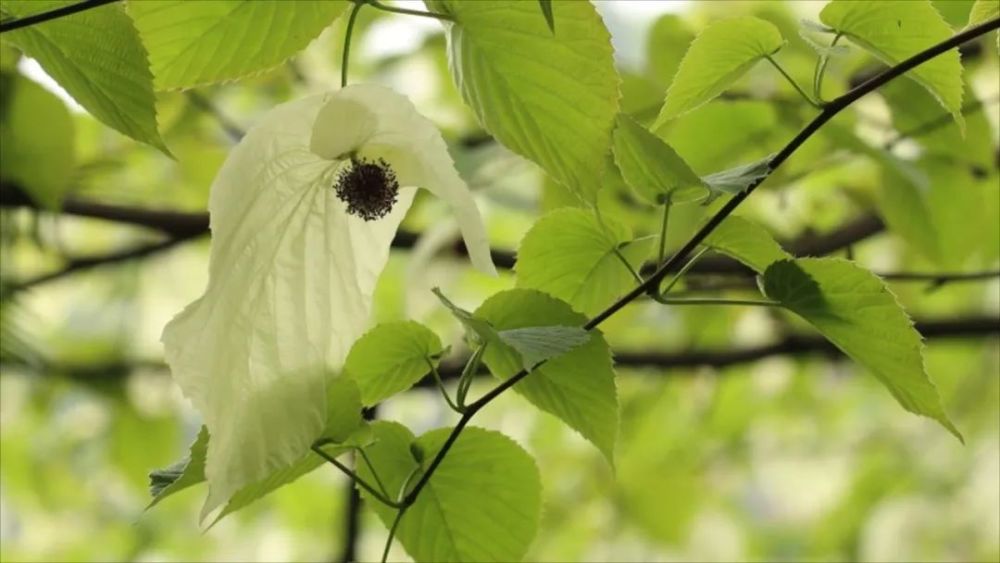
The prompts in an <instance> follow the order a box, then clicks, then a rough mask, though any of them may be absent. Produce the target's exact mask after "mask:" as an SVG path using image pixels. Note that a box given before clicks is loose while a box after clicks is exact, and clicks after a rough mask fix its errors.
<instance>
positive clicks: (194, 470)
mask: <svg viewBox="0 0 1000 563" xmlns="http://www.w3.org/2000/svg"><path fill="white" fill-rule="evenodd" d="M359 415H360V411H359ZM367 431H368V430H367V426H365V427H361V426H357V427H355V428H354V430H353V431H352V432H351V433H350V435H348V436H347V437H345V438H344V440H343V442H344V443H343V444H342V445H337V444H327V445H325V446H323V451H325V452H326V453H328V454H329V455H331V456H333V457H336V456H338V455H341V454H343V453H345V452H347V451H350V450H351V449H353V448H355V447H358V446H360V445H361V444H362V443H364V441H363V438H364V437H365V436H366V435H367ZM208 440H209V436H208V429H207V428H205V427H204V426H202V427H201V431H200V432H198V438H197V439H196V440H195V442H194V443H193V444H191V449H190V453H189V454H188V457H187V458H185V459H183V460H181V461H179V462H177V463H175V464H173V465H171V466H170V467H167V468H165V469H159V470H156V471H153V472H151V473H150V474H149V480H150V485H149V489H150V493H151V494H152V496H153V501H152V502H150V503H149V506H148V507H146V510H149V509H150V508H153V507H154V506H156V505H157V504H158V503H159V502H160V501H161V500H163V499H165V498H167V497H169V496H171V495H173V494H174V493H178V492H180V491H182V490H184V489H187V488H188V487H191V486H193V485H197V484H198V483H201V482H203V481H205V456H206V454H207V452H208ZM325 461H326V460H324V459H323V458H322V457H320V456H319V455H317V454H315V453H313V452H309V453H307V454H305V455H304V456H302V457H301V458H300V459H298V460H297V461H295V462H294V463H292V464H290V465H288V466H286V467H283V468H281V469H279V470H277V471H275V472H273V473H271V474H270V475H268V476H267V477H266V478H265V479H262V480H260V481H257V482H255V483H251V484H250V485H247V486H245V487H243V488H242V489H240V490H239V491H237V492H236V494H234V495H233V496H232V498H230V499H229V502H228V503H226V506H225V508H223V509H222V511H221V512H219V515H218V516H216V517H215V519H214V520H213V521H212V523H211V525H210V526H209V527H211V526H214V525H216V524H217V523H218V522H219V521H220V520H222V519H223V518H224V517H225V516H227V515H229V514H232V513H233V512H236V511H237V510H239V509H241V508H244V507H246V506H247V505H249V504H251V503H253V502H254V501H256V500H258V499H260V498H262V497H264V496H266V495H268V494H269V493H271V492H273V491H274V490H276V489H279V488H281V487H283V486H285V485H287V484H289V483H291V482H293V481H295V480H297V479H298V478H299V477H302V476H303V475H306V474H307V473H310V472H312V471H313V470H314V469H316V468H317V467H319V466H321V465H323V463H324V462H325Z"/></svg>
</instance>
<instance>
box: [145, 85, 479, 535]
mask: <svg viewBox="0 0 1000 563" xmlns="http://www.w3.org/2000/svg"><path fill="white" fill-rule="evenodd" d="M351 157H354V158H356V159H365V160H369V161H377V160H378V159H382V160H384V161H385V162H386V163H388V164H389V166H390V167H391V168H392V169H393V171H394V172H395V174H396V178H397V180H398V182H399V186H400V189H399V192H398V198H397V201H396V203H395V205H394V206H393V208H392V210H391V211H390V212H389V213H388V214H387V215H385V216H384V217H382V218H380V219H377V220H373V221H365V220H364V219H362V218H361V217H357V216H355V215H351V214H348V213H347V205H346V204H345V203H344V202H343V201H341V200H340V199H338V197H337V195H336V193H335V191H334V189H333V184H334V182H335V181H336V180H337V178H338V173H339V172H340V171H341V170H343V169H344V168H345V167H347V166H350V165H351V164H350V161H349V160H348V159H349V158H351ZM418 187H421V188H425V189H427V190H429V191H431V192H432V193H434V194H436V195H437V196H438V197H440V198H442V199H443V200H444V201H446V202H447V203H448V204H449V205H450V206H451V208H452V211H453V212H454V214H455V216H456V218H457V220H458V223H459V226H460V228H461V231H462V236H463V237H464V239H465V244H466V247H467V248H468V250H469V256H470V257H471V260H472V263H473V264H474V265H475V266H476V267H477V268H479V269H480V270H482V271H485V272H488V273H495V270H494V268H493V263H492V262H491V261H490V255H489V245H488V241H487V238H486V233H485V230H484V228H483V224H482V220H481V218H480V215H479V211H478V209H477V208H476V205H475V202H474V200H473V198H472V195H471V193H470V192H469V189H468V187H467V186H466V184H465V183H464V182H463V181H462V179H461V178H460V177H459V175H458V173H457V172H456V171H455V168H454V164H453V163H452V160H451V158H450V156H449V155H448V151H447V148H446V146H445V143H444V140H443V139H442V138H441V134H440V132H439V131H438V130H437V128H435V127H434V125H433V124H432V123H431V122H430V121H428V120H427V119H426V118H424V117H423V116H421V115H420V114H419V113H417V110H416V108H414V106H413V104H412V103H410V101H409V100H408V99H406V98H405V97H403V96H401V95H399V94H397V93H395V92H393V91H391V90H388V89H386V88H383V87H380V86H375V85H369V84H360V85H355V86H348V87H346V88H343V89H341V90H339V91H337V92H333V93H330V94H324V95H317V96H311V97H308V98H304V99H301V100H297V101H293V102H289V103H286V104H284V105H281V106H279V107H277V108H275V109H274V110H272V111H271V112H270V113H268V114H267V115H266V116H265V117H264V118H263V119H262V120H261V122H260V123H259V124H258V125H257V126H256V127H254V128H253V129H252V130H250V131H249V132H248V133H247V135H246V137H244V139H243V140H242V141H241V142H240V144H239V145H238V146H236V148H234V149H233V151H232V152H231V153H230V155H229V158H228V159H227V160H226V162H225V164H224V165H223V167H222V169H221V171H220V172H219V175H218V177H217V178H216V179H215V182H214V183H213V184H212V190H211V196H210V200H209V211H210V213H211V229H212V253H211V260H210V265H209V282H208V288H207V289H206V290H205V293H204V295H202V296H201V297H200V298H199V299H198V300H196V301H194V302H193V303H191V304H190V305H188V306H187V307H186V308H185V309H184V310H183V311H182V312H181V313H180V314H178V315H177V316H176V317H175V318H174V319H173V320H171V321H170V323H169V324H167V326H166V328H165V329H164V331H163V344H164V347H165V350H166V359H167V362H168V363H169V364H170V369H171V371H172V372H173V376H174V378H175V380H176V381H177V383H178V384H179V385H180V387H181V389H182V390H183V392H184V394H185V395H186V396H187V397H188V398H190V400H191V401H192V402H193V403H194V405H195V407H196V408H197V409H198V411H200V413H201V414H202V416H203V417H204V422H205V425H206V426H207V427H208V431H209V435H210V440H209V447H208V456H207V463H206V466H205V476H206V479H207V480H208V484H209V495H208V499H207V500H206V501H205V506H204V508H203V511H202V516H203V517H204V516H205V515H207V514H208V513H210V512H211V511H213V510H214V509H215V508H217V507H219V506H220V505H221V504H222V503H224V502H226V501H227V500H228V499H229V498H230V497H231V496H232V495H233V493H235V492H236V491H238V490H239V489H240V488H242V487H243V486H245V485H247V484H250V483H253V482H256V481H259V480H260V479H263V478H265V477H267V476H268V475H269V474H270V473H272V472H274V471H275V470H278V469H280V468H282V467H285V466H287V465H289V464H291V463H292V462H294V461H296V460H297V459H299V458H300V457H301V456H302V455H303V454H304V453H305V452H307V451H308V448H309V446H310V444H311V443H312V442H313V441H314V440H315V439H316V438H317V437H318V436H319V434H320V433H321V432H322V430H323V426H324V422H325V419H326V385H327V382H328V381H329V380H330V378H332V377H336V373H337V371H338V370H339V369H340V368H341V366H342V364H343V362H344V358H345V357H346V356H347V353H348V351H349V350H350V347H351V345H352V344H353V343H354V341H355V340H356V339H357V338H358V337H360V336H361V334H362V333H363V332H364V331H365V329H366V328H367V327H368V324H369V313H370V308H371V300H372V292H373V290H374V288H375V282H376V280H377V278H378V276H379V274H380V273H381V272H382V269H383V267H384V266H385V262H386V260H387V259H388V255H389V246H390V243H391V241H392V239H393V236H394V235H395V233H396V230H397V228H398V226H399V223H400V221H401V220H402V219H403V216H404V215H405V214H406V211H407V209H408V208H409V206H410V204H411V203H412V201H413V196H414V193H415V191H416V189H417V188H418Z"/></svg>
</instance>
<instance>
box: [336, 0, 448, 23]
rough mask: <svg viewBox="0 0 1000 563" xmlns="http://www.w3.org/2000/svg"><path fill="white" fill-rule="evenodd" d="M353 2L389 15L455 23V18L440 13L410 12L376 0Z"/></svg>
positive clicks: (357, 0)
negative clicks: (366, 5)
mask: <svg viewBox="0 0 1000 563" xmlns="http://www.w3.org/2000/svg"><path fill="white" fill-rule="evenodd" d="M354 1H355V3H357V4H368V5H369V6H371V7H372V8H375V9H376V10H382V11H383V12H390V13H393V14H403V15H407V16H420V17H424V18H434V19H436V20H444V21H450V22H453V21H455V18H453V17H452V16H450V15H448V14H442V13H440V12H423V11H420V10H410V9H407V8H397V7H395V6H387V5H385V4H383V3H381V2H379V1H378V0H354Z"/></svg>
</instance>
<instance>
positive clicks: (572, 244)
mask: <svg viewBox="0 0 1000 563" xmlns="http://www.w3.org/2000/svg"><path fill="white" fill-rule="evenodd" d="M630 241H632V233H631V232H630V231H629V229H628V227H626V226H625V225H622V224H621V223H618V222H617V221H612V220H610V219H607V218H605V220H604V224H603V225H602V224H601V223H600V222H599V221H598V219H597V217H595V216H594V214H593V213H591V212H589V211H587V210H584V209H574V208H564V209H557V210H556V211H553V212H551V213H549V214H547V215H545V216H544V217H542V218H541V219H539V220H538V221H537V222H536V223H535V225H534V226H533V227H532V228H531V230H530V231H528V234H526V235H525V236H524V239H523V240H522V241H521V246H520V248H518V252H517V263H516V264H515V266H514V269H515V271H516V272H517V287H521V288H530V289H538V290H541V291H544V292H546V293H548V294H550V295H553V296H555V297H558V298H559V299H562V300H564V301H566V302H568V303H569V304H570V305H572V306H573V308H574V309H576V310H578V311H581V312H583V313H585V314H587V315H593V314H595V313H597V312H598V311H600V310H602V309H603V308H604V307H606V306H608V304H610V303H611V301H612V300H614V299H615V298H616V297H619V296H620V295H622V294H624V293H625V292H627V291H628V290H630V289H631V288H632V287H633V286H635V284H636V281H635V279H634V278H633V276H632V274H631V273H630V272H629V271H628V268H626V267H625V265H624V264H622V262H621V260H620V258H618V256H616V255H615V249H620V250H619V251H620V252H621V253H622V254H623V255H624V256H625V258H626V259H627V260H628V261H629V263H630V264H631V265H632V266H633V267H634V268H638V267H639V266H641V265H642V262H643V261H644V260H645V258H646V257H648V256H649V252H650V249H651V244H652V242H653V239H647V240H639V241H634V242H631V243H630Z"/></svg>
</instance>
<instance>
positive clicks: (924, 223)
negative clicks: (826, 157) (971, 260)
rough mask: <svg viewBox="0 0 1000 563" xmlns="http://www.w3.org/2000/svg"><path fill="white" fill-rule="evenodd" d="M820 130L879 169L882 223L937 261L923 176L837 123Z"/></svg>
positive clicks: (927, 185) (937, 248)
mask: <svg viewBox="0 0 1000 563" xmlns="http://www.w3.org/2000/svg"><path fill="white" fill-rule="evenodd" d="M823 129H824V130H823V135H824V136H826V137H828V138H830V139H832V140H834V141H835V142H837V143H838V144H839V145H841V146H843V147H845V148H847V149H849V150H852V151H854V152H856V153H858V154H862V155H865V156H867V157H868V158H870V159H872V160H873V161H874V162H876V163H877V164H879V166H881V169H882V182H881V186H880V190H879V193H878V204H879V210H880V212H881V214H882V216H883V217H884V218H885V220H886V223H888V224H889V227H890V228H891V230H892V231H894V232H896V233H897V234H899V235H901V236H902V237H903V239H904V240H906V241H907V242H908V243H910V244H912V245H913V246H914V248H916V249H917V250H918V251H920V252H921V253H922V254H923V255H924V256H925V257H927V258H928V259H930V260H932V261H937V260H939V259H940V257H941V246H940V244H939V242H938V234H937V233H936V232H935V227H934V221H933V219H932V218H931V210H930V208H929V207H928V204H927V194H928V191H929V190H930V183H929V181H928V179H927V176H926V174H924V173H922V172H921V171H920V170H919V169H917V168H916V167H915V166H914V165H913V164H911V163H909V162H906V161H904V160H901V159H899V158H897V157H896V156H894V155H892V154H891V153H889V152H888V151H886V150H883V149H881V148H877V147H873V146H872V145H869V144H868V143H866V142H865V141H863V140H862V139H860V138H859V137H858V136H857V135H855V134H854V133H853V132H852V131H850V130H849V129H847V128H846V127H844V126H842V125H840V124H838V123H828V124H827V125H826V126H825V127H824V128H823Z"/></svg>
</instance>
